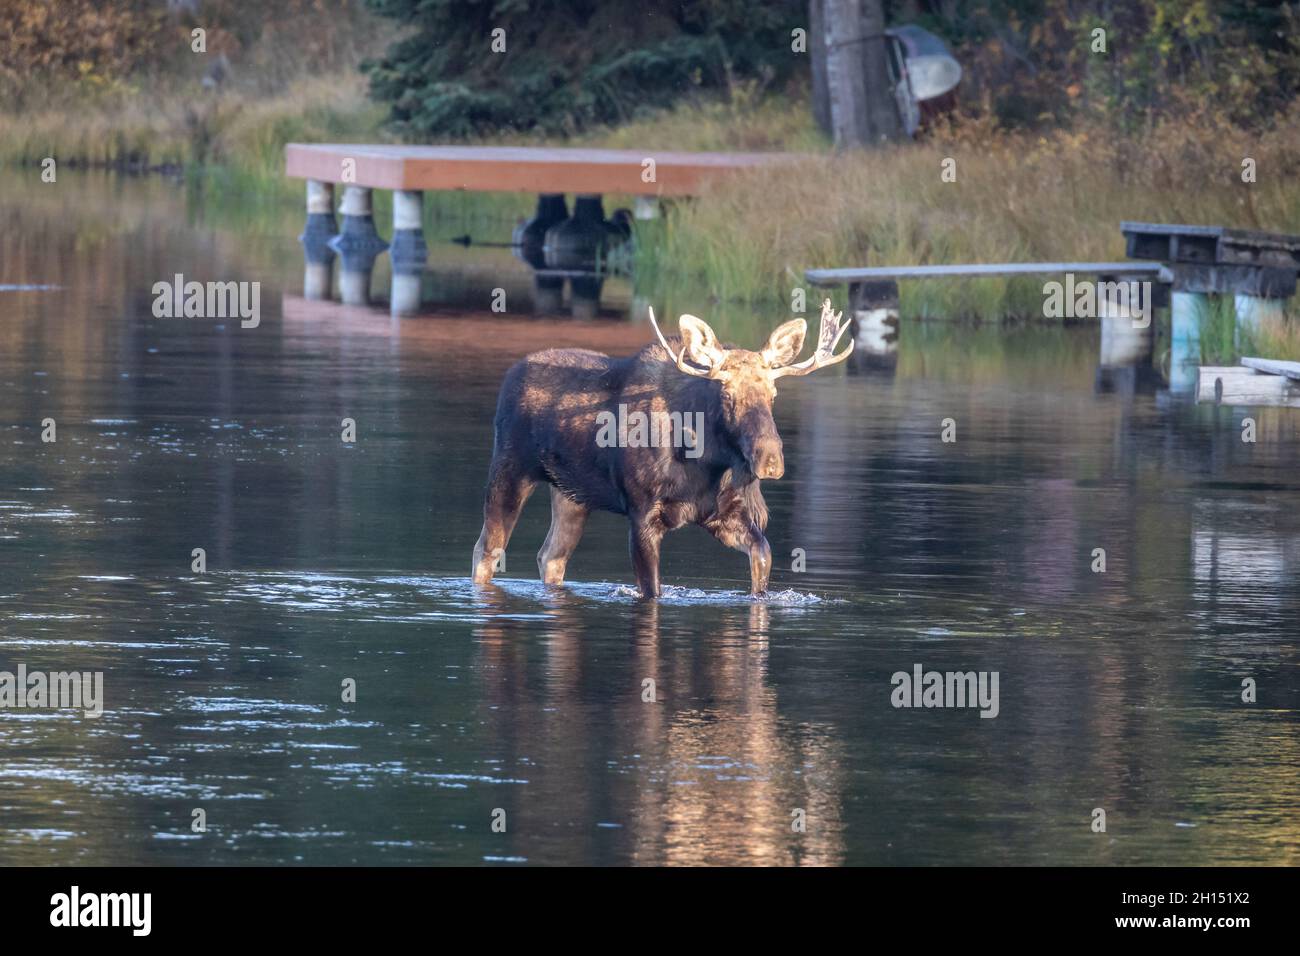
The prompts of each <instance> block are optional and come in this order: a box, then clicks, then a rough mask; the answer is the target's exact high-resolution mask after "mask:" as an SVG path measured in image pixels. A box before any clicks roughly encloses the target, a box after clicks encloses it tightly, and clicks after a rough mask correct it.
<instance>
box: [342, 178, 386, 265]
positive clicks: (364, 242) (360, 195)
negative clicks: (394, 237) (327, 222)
mask: <svg viewBox="0 0 1300 956" xmlns="http://www.w3.org/2000/svg"><path fill="white" fill-rule="evenodd" d="M370 193H371V191H370V189H369V187H366V186H345V187H344V188H343V202H342V204H341V205H340V206H339V214H340V215H341V216H342V217H343V228H342V229H341V230H340V231H339V234H338V235H337V236H335V237H334V238H333V239H331V240H330V248H332V249H333V250H334V251H335V252H358V253H359V252H373V253H374V254H375V255H378V254H379V253H381V252H383V251H384V250H385V249H387V248H388V243H386V242H384V240H383V239H381V238H379V233H378V231H377V230H376V229H375V216H374V210H373V207H372V205H371V195H370Z"/></svg>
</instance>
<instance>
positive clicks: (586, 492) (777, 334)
mask: <svg viewBox="0 0 1300 956" xmlns="http://www.w3.org/2000/svg"><path fill="white" fill-rule="evenodd" d="M650 324H651V325H652V326H653V327H654V331H655V335H656V336H657V337H658V339H659V341H658V343H651V344H650V345H647V346H646V347H645V348H643V349H641V351H639V352H637V353H636V354H635V355H633V356H630V357H628V358H621V359H619V358H611V357H610V356H608V355H602V354H601V353H599V352H593V351H589V350H587V349H548V350H546V351H544V352H535V353H534V354H532V355H529V356H527V357H526V358H524V359H522V360H520V361H519V362H517V363H515V365H514V366H513V367H511V369H510V371H508V372H507V373H506V377H505V380H504V381H503V382H502V384H501V394H500V397H499V398H498V400H497V410H496V418H495V419H494V422H493V426H494V440H493V447H492V464H491V465H490V466H489V468H488V480H487V489H486V491H485V493H484V502H483V532H482V533H481V534H480V535H479V539H478V544H476V545H475V546H474V564H473V569H472V573H473V578H474V583H475V584H486V583H487V582H489V581H491V579H492V573H493V571H494V570H495V569H496V567H497V565H498V560H499V559H500V557H501V556H502V555H503V554H504V553H505V548H506V545H507V543H508V542H509V540H510V534H511V532H512V531H513V530H514V527H515V522H516V521H517V520H518V518H519V513H520V511H521V510H522V509H523V506H524V502H525V501H527V500H528V496H529V495H530V494H532V492H533V489H534V488H535V487H536V486H537V484H538V482H543V481H544V482H546V483H548V484H549V485H550V486H551V530H550V532H549V533H548V534H547V535H546V542H545V543H544V544H543V545H542V550H541V551H540V552H539V553H538V555H537V566H538V568H539V570H540V571H541V575H542V580H543V581H545V582H546V583H547V584H560V583H562V582H563V580H564V570H565V566H566V565H567V564H568V561H569V557H570V556H571V555H572V554H573V551H574V549H575V548H576V547H577V545H578V540H579V539H580V538H581V537H582V530H583V527H584V525H585V524H586V521H587V516H588V515H589V514H590V513H591V512H592V511H593V510H595V509H599V510H603V511H612V512H614V513H615V514H621V515H627V517H628V520H629V521H630V522H631V531H630V535H629V544H630V547H631V551H632V568H633V570H634V571H635V572H636V579H637V584H638V586H639V587H640V589H641V597H642V599H644V600H652V599H654V598H657V597H658V596H659V544H660V541H661V540H662V539H663V536H664V534H665V533H666V532H668V531H672V530H673V529H675V528H680V527H681V526H682V525H684V524H686V523H688V522H694V523H696V524H698V525H700V526H702V527H703V528H705V529H707V530H708V531H709V532H710V533H711V534H712V535H713V536H714V537H716V538H717V539H718V540H719V541H721V542H722V543H723V544H725V545H727V546H728V547H731V548H735V549H737V550H739V551H744V552H746V553H748V555H749V577H750V587H751V591H752V593H753V594H762V593H763V592H764V591H766V590H767V579H768V574H769V572H770V571H771V567H772V549H771V547H770V546H769V545H768V543H767V538H765V537H764V536H763V531H764V529H765V528H766V527H767V505H766V504H765V503H764V501H763V495H762V493H761V492H760V491H759V486H758V485H759V481H760V480H761V479H764V478H780V477H781V476H782V475H783V474H784V473H785V461H784V459H783V457H782V454H781V436H780V435H778V434H777V432H776V423H775V422H774V421H773V420H772V400H773V399H774V398H776V387H775V383H776V380H777V379H778V378H781V377H782V376H784V375H807V374H808V373H809V372H813V371H816V370H817V369H819V368H825V367H826V366H829V365H835V364H836V363H838V362H842V361H844V360H845V359H846V358H848V357H849V355H850V353H852V351H853V343H852V340H850V342H849V345H848V347H847V348H846V349H845V350H844V351H842V352H840V353H839V354H838V355H837V354H835V348H836V345H837V344H838V342H839V340H840V338H841V336H843V334H844V332H845V330H846V329H847V328H848V323H845V322H843V314H842V313H840V312H835V311H833V310H832V309H831V304H830V300H829V299H828V300H826V301H825V302H824V303H823V304H822V314H821V329H820V333H819V336H818V342H817V350H816V351H815V352H814V353H813V354H812V355H811V356H810V357H808V358H807V359H804V360H803V361H802V362H798V363H796V362H795V359H796V358H797V357H798V355H799V353H800V351H802V349H803V344H804V336H805V335H806V334H807V330H808V325H807V323H806V322H805V321H804V320H803V319H794V320H792V321H790V322H786V323H785V324H783V325H781V326H780V327H779V328H777V329H776V331H774V332H773V333H772V335H771V337H770V338H769V339H768V340H767V344H766V345H764V346H763V348H762V349H761V350H759V351H757V352H750V351H748V350H746V349H736V348H730V347H728V346H724V345H722V344H721V343H720V342H719V341H718V337H717V336H716V335H715V334H714V332H713V330H712V329H711V328H709V326H708V325H707V324H706V323H705V322H704V321H703V320H701V319H698V318H696V317H695V316H693V315H683V316H682V317H681V318H680V319H679V320H678V327H679V329H680V333H681V334H680V336H674V337H673V338H672V339H671V340H669V339H665V338H664V335H663V333H662V332H661V331H660V330H659V325H658V323H657V322H655V318H654V312H653V310H652V311H651V312H650ZM614 422H617V438H616V440H613V441H611V440H609V439H610V438H611V436H612V434H613V432H614V431H615V429H614V428H613V427H612V424H613V423H614ZM647 422H649V423H650V424H651V425H652V426H654V425H656V424H658V425H660V426H662V427H659V428H655V427H651V428H650V429H649V432H650V438H651V439H652V440H647V439H646V431H647V429H646V428H645V427H644V426H645V423H647ZM667 432H671V433H672V439H673V440H671V441H666V440H663V439H664V438H665V433H667ZM602 436H603V440H602ZM656 437H657V438H658V439H659V440H653V439H654V438H656Z"/></svg>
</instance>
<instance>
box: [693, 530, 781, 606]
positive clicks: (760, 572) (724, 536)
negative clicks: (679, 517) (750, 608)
mask: <svg viewBox="0 0 1300 956" xmlns="http://www.w3.org/2000/svg"><path fill="white" fill-rule="evenodd" d="M704 527H705V528H706V529H707V530H708V532H709V533H710V534H712V535H713V536H714V537H715V538H717V539H718V540H719V541H721V542H722V543H723V544H725V545H726V546H727V547H729V548H735V549H736V550H737V551H744V552H745V553H746V554H748V555H749V593H750V594H763V593H765V592H766V591H767V579H768V576H769V575H771V573H772V546H771V545H770V544H768V543H767V538H766V537H765V536H764V534H763V531H762V529H761V528H759V526H758V525H757V524H755V523H754V522H753V521H752V520H750V519H749V518H748V517H747V516H745V515H744V514H732V515H730V516H728V517H727V518H725V519H716V518H715V519H713V520H710V521H706V522H704Z"/></svg>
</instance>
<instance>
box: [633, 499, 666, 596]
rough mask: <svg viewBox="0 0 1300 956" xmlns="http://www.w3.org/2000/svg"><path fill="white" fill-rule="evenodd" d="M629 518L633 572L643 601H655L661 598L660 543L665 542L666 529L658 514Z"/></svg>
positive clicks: (635, 515)
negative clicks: (630, 523)
mask: <svg viewBox="0 0 1300 956" xmlns="http://www.w3.org/2000/svg"><path fill="white" fill-rule="evenodd" d="M628 517H629V519H630V520H631V522H632V527H631V529H630V530H629V532H628V548H629V550H630V551H631V552H632V571H633V572H634V573H635V574H636V583H637V586H638V587H639V588H640V589H641V600H643V601H653V600H655V599H656V598H658V597H659V543H660V542H661V541H663V537H664V527H663V524H662V523H661V522H660V520H659V517H658V515H657V514H649V515H638V514H631V515H629V516H628Z"/></svg>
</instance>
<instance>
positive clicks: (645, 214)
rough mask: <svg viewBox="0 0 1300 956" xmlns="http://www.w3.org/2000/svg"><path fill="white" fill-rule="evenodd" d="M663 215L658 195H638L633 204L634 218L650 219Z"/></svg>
mask: <svg viewBox="0 0 1300 956" xmlns="http://www.w3.org/2000/svg"><path fill="white" fill-rule="evenodd" d="M660 215H662V213H661V212H660V209H659V197H658V196H637V197H636V200H635V201H634V202H633V204H632V216H633V218H634V219H641V220H648V219H658V218H659V217H660Z"/></svg>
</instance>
